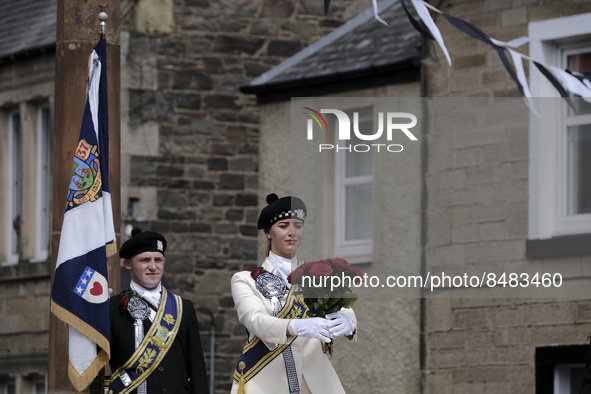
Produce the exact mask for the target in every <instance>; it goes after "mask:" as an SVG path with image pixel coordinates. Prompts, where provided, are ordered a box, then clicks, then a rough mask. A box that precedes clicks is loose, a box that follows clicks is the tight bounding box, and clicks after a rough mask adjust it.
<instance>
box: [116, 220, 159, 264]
mask: <svg viewBox="0 0 591 394" xmlns="http://www.w3.org/2000/svg"><path fill="white" fill-rule="evenodd" d="M165 250H166V238H164V236H163V235H162V234H159V233H157V232H154V231H142V229H140V228H134V229H133V230H132V231H131V238H129V239H128V240H127V241H125V243H124V244H123V245H121V249H119V257H121V258H122V259H130V258H132V257H133V256H137V255H138V254H140V253H144V252H160V253H162V255H164V251H165Z"/></svg>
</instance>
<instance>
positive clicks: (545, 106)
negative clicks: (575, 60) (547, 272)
mask: <svg viewBox="0 0 591 394" xmlns="http://www.w3.org/2000/svg"><path fill="white" fill-rule="evenodd" d="M589 20H591V13H587V14H581V15H575V16H569V17H565V18H555V19H550V20H545V21H540V22H532V23H530V24H529V37H530V53H531V57H532V58H533V59H539V60H540V61H541V62H543V63H545V64H551V65H554V66H556V67H562V68H564V67H563V61H564V59H565V57H564V52H565V50H566V48H568V47H571V45H575V43H577V42H579V43H580V42H586V45H585V47H586V46H587V45H590V44H591V23H589ZM530 84H531V91H532V96H534V97H542V98H545V97H553V98H556V99H554V100H548V99H541V100H540V101H539V104H538V106H539V108H538V109H539V110H540V111H542V112H543V113H545V114H546V116H545V117H544V120H543V121H540V119H538V118H537V117H536V116H535V115H534V114H532V113H530V132H529V137H530V166H529V175H530V176H529V180H530V182H529V226H528V227H529V231H528V237H529V239H549V238H553V237H557V236H564V235H574V234H586V233H591V214H579V215H570V216H569V215H567V206H566V202H567V185H566V179H567V148H568V146H567V142H568V141H567V134H566V127H565V125H566V122H565V114H566V112H565V111H566V103H565V102H564V100H562V99H561V98H560V95H559V94H558V92H557V91H556V89H555V88H554V87H553V86H552V84H551V83H550V82H549V81H548V80H547V79H546V78H545V77H544V76H543V75H542V74H541V73H540V72H539V70H538V69H537V68H536V67H535V65H534V64H533V63H530ZM542 112H540V113H542ZM589 119H590V123H591V116H590V118H589ZM579 120H581V119H579ZM548 152H552V154H548Z"/></svg>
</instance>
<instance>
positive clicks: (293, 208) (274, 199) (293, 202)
mask: <svg viewBox="0 0 591 394" xmlns="http://www.w3.org/2000/svg"><path fill="white" fill-rule="evenodd" d="M267 204H269V205H267V206H266V207H265V208H263V209H262V210H261V214H260V215H259V220H258V222H257V228H258V229H259V230H265V231H266V230H268V229H269V228H271V226H272V225H273V224H275V223H277V222H278V221H280V220H284V219H300V220H301V221H302V222H303V221H304V220H305V219H306V214H307V213H308V210H307V209H306V205H305V204H304V202H303V201H302V200H301V199H299V198H297V197H292V196H286V197H281V198H279V197H278V196H277V194H275V193H271V194H269V195H267Z"/></svg>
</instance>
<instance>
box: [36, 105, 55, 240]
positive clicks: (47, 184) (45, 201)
mask: <svg viewBox="0 0 591 394" xmlns="http://www.w3.org/2000/svg"><path fill="white" fill-rule="evenodd" d="M49 120H50V117H49V108H43V109H42V110H41V119H39V122H41V124H40V126H41V135H40V138H39V142H40V143H41V144H42V145H41V155H40V157H39V158H38V160H40V162H39V164H40V165H41V168H40V174H39V175H38V176H40V177H41V178H40V180H41V182H40V191H39V201H40V209H41V212H40V215H41V216H40V218H39V227H40V231H39V237H40V244H41V245H40V246H41V249H44V250H45V249H49V243H50V234H51V211H50V202H51V180H52V178H51V128H50V124H49Z"/></svg>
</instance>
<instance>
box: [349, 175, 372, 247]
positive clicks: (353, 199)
mask: <svg viewBox="0 0 591 394" xmlns="http://www.w3.org/2000/svg"><path fill="white" fill-rule="evenodd" d="M345 198H346V206H347V210H346V212H345V216H346V218H345V221H346V229H345V240H346V241H351V240H359V239H371V238H373V220H372V218H373V212H372V211H373V208H372V185H371V184H368V185H359V186H347V188H346V197H345Z"/></svg>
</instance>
